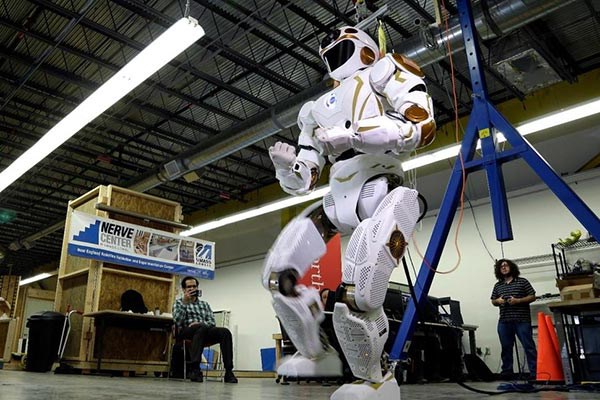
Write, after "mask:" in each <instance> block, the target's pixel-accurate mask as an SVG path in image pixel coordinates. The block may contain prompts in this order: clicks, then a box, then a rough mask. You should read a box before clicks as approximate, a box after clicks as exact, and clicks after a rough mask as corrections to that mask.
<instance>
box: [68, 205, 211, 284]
mask: <svg viewBox="0 0 600 400" xmlns="http://www.w3.org/2000/svg"><path fill="white" fill-rule="evenodd" d="M69 232H70V234H69V246H68V251H69V254H70V255H72V256H76V257H84V258H92V259H94V260H99V261H107V262H111V263H114V264H120V265H127V266H130V267H136V268H143V269H149V270H153V271H160V272H167V273H170V274H179V275H190V276H195V277H198V278H204V279H213V278H214V275H215V244H214V243H213V242H207V241H205V240H200V239H192V238H188V237H184V236H178V235H175V234H172V233H168V232H165V231H159V230H156V229H151V228H146V227H143V226H139V225H134V224H129V223H126V222H120V221H115V220H111V219H108V218H102V217H97V216H95V215H90V214H86V213H83V212H80V211H73V214H71V225H70V230H69Z"/></svg>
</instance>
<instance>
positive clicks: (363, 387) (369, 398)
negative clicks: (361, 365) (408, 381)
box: [330, 373, 400, 400]
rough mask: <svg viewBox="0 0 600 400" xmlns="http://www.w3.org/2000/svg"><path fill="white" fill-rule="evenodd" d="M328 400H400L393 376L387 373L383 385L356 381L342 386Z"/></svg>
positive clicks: (398, 389)
mask: <svg viewBox="0 0 600 400" xmlns="http://www.w3.org/2000/svg"><path fill="white" fill-rule="evenodd" d="M330 400H400V388H399V387H398V383H397V382H396V379H395V378H394V376H393V375H392V374H391V373H388V374H386V375H385V377H384V378H383V383H373V382H367V381H356V382H353V383H347V384H345V385H342V386H341V387H340V388H339V389H338V390H336V391H335V392H333V394H332V395H331V397H330Z"/></svg>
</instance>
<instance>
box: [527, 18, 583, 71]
mask: <svg viewBox="0 0 600 400" xmlns="http://www.w3.org/2000/svg"><path fill="white" fill-rule="evenodd" d="M521 30H522V31H523V32H524V33H525V34H526V35H527V37H528V38H529V41H528V44H529V45H530V46H531V47H533V48H534V49H535V50H536V51H537V52H538V53H540V55H541V56H542V57H544V59H545V60H546V61H547V62H548V64H549V65H550V67H552V69H554V71H556V73H557V74H558V75H559V76H560V78H561V79H562V80H564V81H567V82H569V83H574V82H575V81H576V79H577V78H576V76H577V75H578V74H579V73H580V71H579V70H578V68H577V63H576V62H575V60H573V57H571V55H570V54H569V52H568V51H567V49H565V48H564V47H563V46H562V45H561V44H560V41H559V40H558V38H557V37H556V36H555V35H554V33H552V29H550V27H549V26H548V25H547V24H546V23H544V22H543V21H533V22H531V23H530V24H528V25H526V26H524V27H522V28H521Z"/></svg>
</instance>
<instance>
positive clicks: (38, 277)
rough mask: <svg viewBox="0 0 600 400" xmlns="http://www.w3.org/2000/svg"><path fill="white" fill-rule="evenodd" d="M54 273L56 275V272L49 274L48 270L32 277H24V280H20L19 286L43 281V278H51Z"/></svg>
mask: <svg viewBox="0 0 600 400" xmlns="http://www.w3.org/2000/svg"><path fill="white" fill-rule="evenodd" d="M52 275H54V274H49V273H48V272H44V273H41V274H39V275H35V276H32V277H31V278H27V279H23V280H22V281H20V282H19V286H25V285H27V284H30V283H32V282H37V281H41V280H42V279H46V278H49V277H51V276H52Z"/></svg>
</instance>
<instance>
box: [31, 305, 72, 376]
mask: <svg viewBox="0 0 600 400" xmlns="http://www.w3.org/2000/svg"><path fill="white" fill-rule="evenodd" d="M64 324H65V315H64V314H61V313H58V312H54V311H42V312H39V313H36V314H32V315H31V316H30V317H29V318H28V319H27V327H28V328H29V344H28V348H27V362H26V363H25V369H26V370H27V371H34V372H46V371H50V369H51V368H52V363H53V362H54V361H55V360H56V359H57V355H58V346H59V345H60V339H61V335H62V330H63V326H64Z"/></svg>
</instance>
